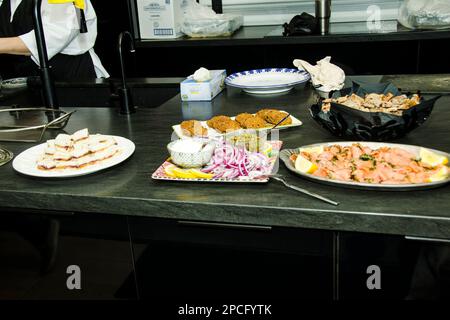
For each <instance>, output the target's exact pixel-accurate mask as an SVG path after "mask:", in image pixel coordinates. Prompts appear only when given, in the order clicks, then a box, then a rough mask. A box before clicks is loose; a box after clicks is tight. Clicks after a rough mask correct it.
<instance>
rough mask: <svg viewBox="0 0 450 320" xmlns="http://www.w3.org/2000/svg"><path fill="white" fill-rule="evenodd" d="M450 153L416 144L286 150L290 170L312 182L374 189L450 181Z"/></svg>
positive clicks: (328, 145)
mask: <svg viewBox="0 0 450 320" xmlns="http://www.w3.org/2000/svg"><path fill="white" fill-rule="evenodd" d="M449 158H450V154H449V153H447V152H442V151H438V150H433V149H428V148H423V147H419V146H413V145H404V144H394V143H382V142H352V141H348V142H327V143H319V144H313V145H306V146H302V147H300V148H296V149H284V150H282V151H281V152H280V159H281V160H282V161H283V162H284V164H285V165H286V167H287V168H288V169H289V170H290V171H292V172H294V173H296V174H298V175H300V176H302V177H304V178H306V179H309V180H313V181H316V182H320V183H325V184H329V185H335V186H341V187H347V188H357V189H369V190H370V189H372V190H391V191H392V190H398V191H405V190H411V189H428V188H434V187H439V186H442V185H444V184H446V183H448V182H449V181H450V168H449V166H448V165H449Z"/></svg>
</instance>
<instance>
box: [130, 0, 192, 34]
mask: <svg viewBox="0 0 450 320" xmlns="http://www.w3.org/2000/svg"><path fill="white" fill-rule="evenodd" d="M185 5H186V4H185V1H184V0H137V11H138V17H139V29H140V33H141V38H142V39H167V38H178V37H181V36H182V35H183V33H182V32H181V23H182V21H183V14H184V7H185Z"/></svg>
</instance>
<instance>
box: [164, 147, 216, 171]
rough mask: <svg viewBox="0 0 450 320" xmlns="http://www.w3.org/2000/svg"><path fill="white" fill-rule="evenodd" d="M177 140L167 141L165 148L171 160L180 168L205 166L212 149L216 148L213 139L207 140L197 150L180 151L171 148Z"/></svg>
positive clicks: (209, 158)
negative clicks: (200, 148) (201, 147)
mask: <svg viewBox="0 0 450 320" xmlns="http://www.w3.org/2000/svg"><path fill="white" fill-rule="evenodd" d="M177 141H178V140H176V141H172V142H171V143H169V144H168V145H167V150H168V151H169V154H170V157H171V158H172V162H173V163H174V164H176V165H177V166H179V167H182V168H199V167H203V166H205V165H206V164H208V162H209V161H210V160H211V157H212V155H213V153H214V149H215V148H216V144H215V143H214V142H213V141H209V142H207V143H206V144H205V145H204V146H203V149H202V150H200V151H199V152H180V151H176V150H174V149H173V145H174V144H175V143H176V142H177Z"/></svg>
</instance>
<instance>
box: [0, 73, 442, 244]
mask: <svg viewBox="0 0 450 320" xmlns="http://www.w3.org/2000/svg"><path fill="white" fill-rule="evenodd" d="M380 78H381V77H373V78H371V79H372V80H380ZM367 79H368V78H367ZM367 79H366V80H367ZM419 89H420V88H419ZM314 99H315V98H314V94H313V92H312V91H311V90H310V89H305V90H303V91H293V92H291V93H289V94H286V95H282V96H278V97H266V98H260V97H254V96H250V95H246V94H244V93H241V92H239V91H234V90H229V91H224V92H223V93H222V94H221V95H219V96H218V97H216V98H215V99H214V100H213V101H212V102H211V103H208V102H191V103H181V101H180V97H179V96H176V97H174V98H173V99H171V100H169V101H168V102H166V103H165V104H163V105H162V106H161V107H158V108H154V109H140V110H138V112H137V113H136V114H135V115H132V116H130V117H125V116H119V115H117V113H116V111H115V110H111V109H108V108H92V109H87V108H84V109H78V110H77V112H76V114H74V115H73V116H72V119H71V121H70V123H69V125H68V127H67V128H66V130H67V132H69V133H71V132H73V131H75V130H77V129H81V128H84V127H88V128H89V129H90V130H91V132H101V133H105V134H114V135H121V136H124V137H127V138H129V139H131V140H133V141H134V142H135V143H136V147H137V148H136V152H135V154H134V155H133V157H132V158H130V159H129V160H128V161H126V162H125V163H123V164H121V165H119V166H117V167H115V168H112V169H109V170H106V171H103V172H100V173H97V174H93V175H89V176H84V177H78V178H73V179H65V180H42V179H32V178H29V177H25V176H21V175H19V174H17V173H15V172H14V171H13V169H12V165H11V163H9V164H7V165H5V166H3V167H0V177H1V179H0V208H3V210H0V212H2V211H3V212H4V211H5V210H4V209H8V208H11V209H16V210H25V211H27V210H33V211H37V212H42V213H46V212H48V213H52V212H53V211H54V212H66V213H72V212H75V213H76V212H83V213H91V214H104V213H108V214H119V215H133V216H144V217H158V218H169V219H177V220H197V221H212V222H221V223H239V224H252V225H262V226H285V227H301V228H313V229H324V230H344V231H357V232H373V233H386V234H397V235H409V236H420V237H435V238H445V239H448V238H450V186H449V185H447V186H444V187H441V188H438V189H434V190H428V191H410V192H376V191H361V190H348V189H341V188H338V187H332V186H325V185H321V184H317V183H313V182H309V181H305V180H302V179H301V178H299V177H297V176H295V175H293V174H291V173H289V172H288V171H287V170H286V169H285V168H284V167H283V165H280V173H281V174H284V175H286V176H287V178H288V180H289V181H290V182H292V183H293V184H296V185H299V186H302V187H304V188H307V189H309V190H311V191H314V192H317V193H319V194H322V195H324V196H327V197H329V198H332V199H334V200H337V201H339V202H340V203H341V204H340V205H339V206H338V207H334V206H330V205H328V204H326V203H322V202H320V201H317V200H315V199H312V198H309V197H307V196H304V195H302V194H299V193H296V192H295V191H292V190H289V189H286V188H285V187H284V186H282V185H281V184H280V183H279V182H276V181H271V182H269V183H268V184H264V185H251V184H239V185H238V184H234V185H231V184H208V183H184V182H161V181H153V180H151V178H150V175H151V173H152V172H153V171H154V170H155V169H156V168H157V167H158V166H159V165H160V164H161V163H162V162H163V161H164V160H165V159H166V157H167V151H166V144H167V143H168V141H169V140H170V138H171V133H172V130H171V125H173V124H176V123H179V122H180V121H181V120H182V119H187V118H198V119H206V118H209V117H210V116H212V115H216V114H226V115H235V114H237V113H239V112H243V111H248V112H254V111H257V110H258V109H260V108H262V107H276V108H280V109H284V110H287V111H289V112H291V113H292V114H293V115H294V116H296V117H298V118H300V119H301V120H302V121H303V122H304V125H303V126H302V127H300V128H295V129H294V128H293V129H289V130H285V131H281V132H280V137H281V139H282V140H283V141H284V147H286V148H292V147H297V146H300V145H304V144H310V143H317V142H324V141H334V140H337V138H335V137H333V136H331V135H330V134H328V133H327V132H325V131H323V130H322V129H321V128H320V127H318V125H317V124H316V123H315V122H314V121H313V120H311V118H310V116H309V112H308V107H309V106H310V105H311V103H312V102H313V101H314ZM449 106H450V97H448V96H444V97H442V98H441V99H440V100H439V101H438V102H437V104H436V106H435V110H434V112H433V114H432V116H431V118H430V119H429V120H428V121H427V122H426V123H425V124H424V125H423V126H422V127H420V128H418V129H416V130H415V131H413V132H412V133H410V134H409V135H408V136H407V137H405V138H402V139H399V140H398V141H396V142H401V143H406V144H415V145H421V146H424V147H430V148H435V149H440V150H443V151H447V152H450V138H449V132H450V127H449V123H450V107H449ZM55 134H56V133H53V135H55ZM45 138H46V139H47V138H50V136H47V137H45ZM2 145H3V146H5V147H7V148H8V149H10V150H11V151H13V152H14V153H15V154H18V153H20V152H22V151H23V150H25V149H27V148H29V147H31V146H32V144H24V143H2ZM0 215H1V213H0Z"/></svg>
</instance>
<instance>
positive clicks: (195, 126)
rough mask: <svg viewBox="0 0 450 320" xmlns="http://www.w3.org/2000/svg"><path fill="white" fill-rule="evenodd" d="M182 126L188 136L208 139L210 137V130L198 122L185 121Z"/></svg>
mask: <svg viewBox="0 0 450 320" xmlns="http://www.w3.org/2000/svg"><path fill="white" fill-rule="evenodd" d="M180 126H181V129H182V130H183V133H184V134H185V135H187V136H191V137H206V136H207V135H208V129H206V128H204V127H202V124H201V122H200V121H197V120H187V121H183V122H182V123H181V125H180Z"/></svg>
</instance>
